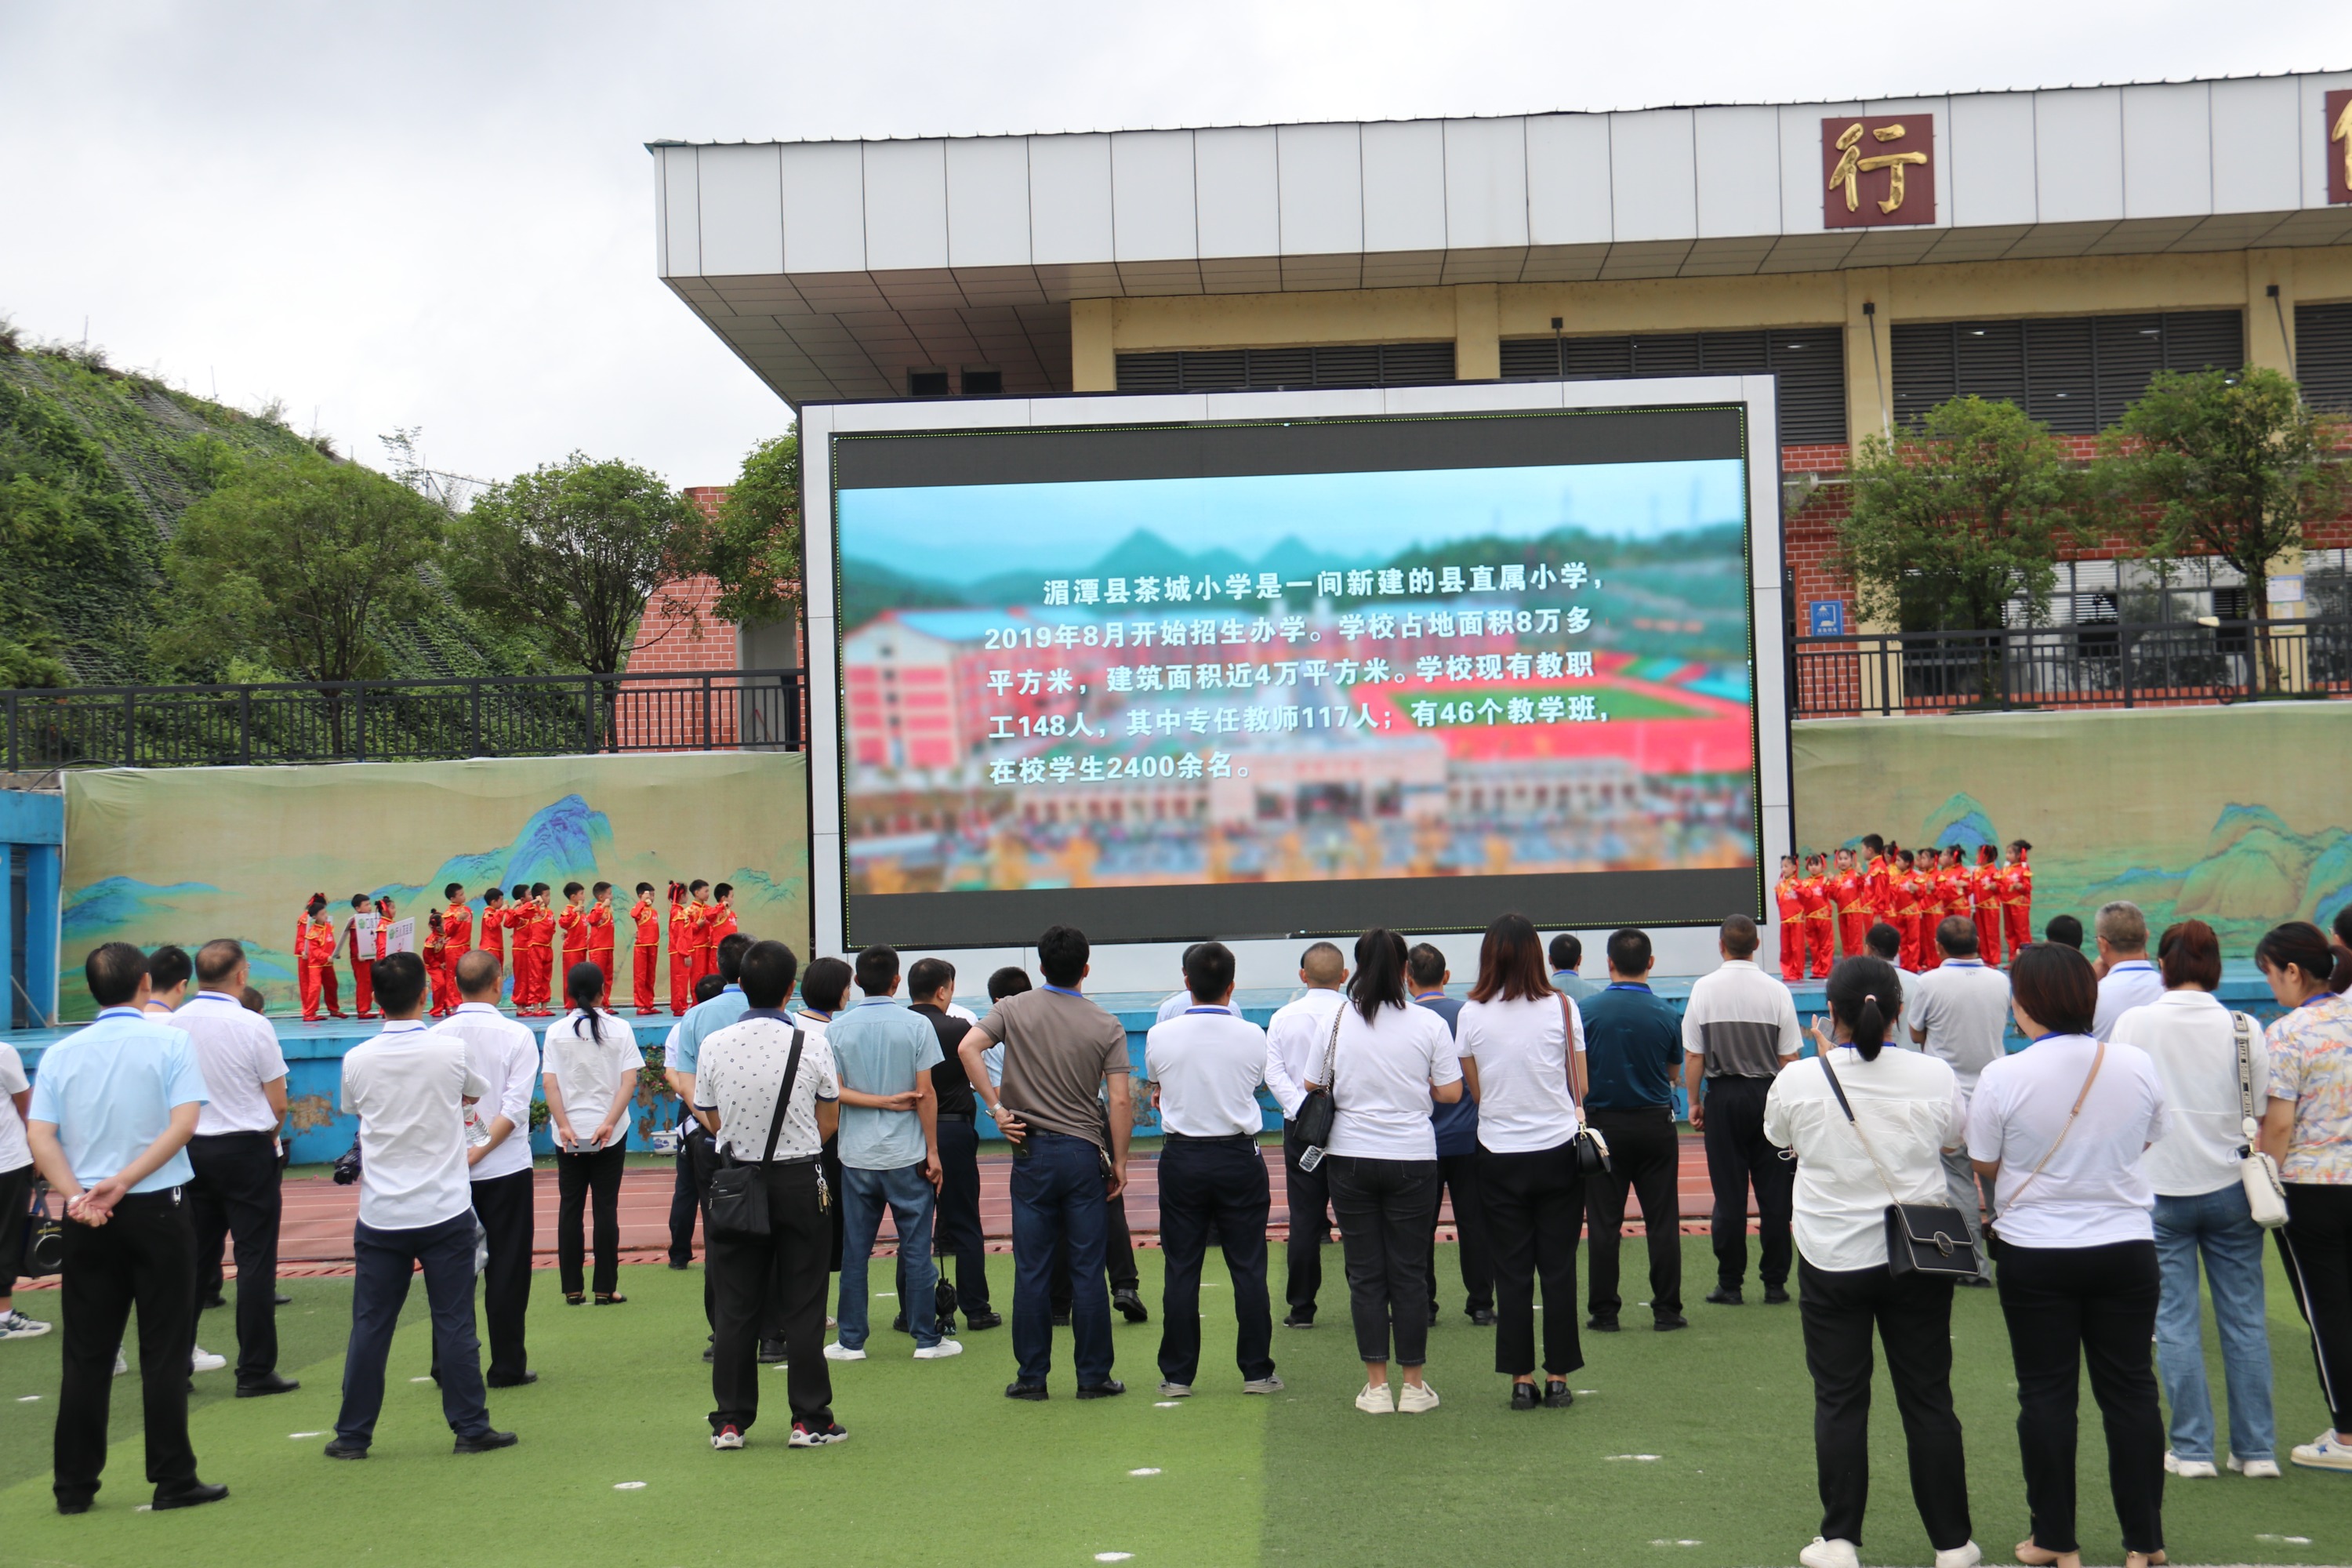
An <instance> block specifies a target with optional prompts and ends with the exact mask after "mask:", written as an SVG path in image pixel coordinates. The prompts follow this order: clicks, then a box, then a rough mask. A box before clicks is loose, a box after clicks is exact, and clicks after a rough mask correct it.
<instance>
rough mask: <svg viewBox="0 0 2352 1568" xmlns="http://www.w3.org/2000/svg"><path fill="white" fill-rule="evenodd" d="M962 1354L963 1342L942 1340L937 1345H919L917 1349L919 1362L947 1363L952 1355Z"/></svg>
mask: <svg viewBox="0 0 2352 1568" xmlns="http://www.w3.org/2000/svg"><path fill="white" fill-rule="evenodd" d="M961 1354H963V1342H962V1341H961V1340H941V1341H940V1342H939V1343H937V1344H935V1345H917V1346H916V1347H915V1359H916V1360H917V1361H945V1360H947V1359H948V1357H950V1356H951V1355H961Z"/></svg>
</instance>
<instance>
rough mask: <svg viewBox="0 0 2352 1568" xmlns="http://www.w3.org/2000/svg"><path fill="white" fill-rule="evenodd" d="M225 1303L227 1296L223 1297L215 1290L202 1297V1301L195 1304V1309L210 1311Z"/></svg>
mask: <svg viewBox="0 0 2352 1568" xmlns="http://www.w3.org/2000/svg"><path fill="white" fill-rule="evenodd" d="M227 1305H228V1300H227V1298H226V1297H224V1296H223V1295H222V1294H221V1293H220V1292H219V1291H217V1290H215V1291H214V1292H213V1293H212V1294H211V1295H209V1296H207V1297H205V1299H204V1300H203V1301H202V1302H201V1303H200V1304H199V1305H198V1306H197V1308H196V1310H198V1311H200V1312H209V1311H211V1310H213V1309H214V1308H215V1307H226V1306H227Z"/></svg>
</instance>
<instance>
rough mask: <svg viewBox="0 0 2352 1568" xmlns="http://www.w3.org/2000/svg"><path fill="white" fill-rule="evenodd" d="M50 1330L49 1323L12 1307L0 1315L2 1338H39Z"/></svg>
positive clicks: (0, 1337)
mask: <svg viewBox="0 0 2352 1568" xmlns="http://www.w3.org/2000/svg"><path fill="white" fill-rule="evenodd" d="M48 1331H49V1325H48V1324H47V1323H44V1322H41V1321H37V1320H36V1319H32V1318H28V1317H26V1316H25V1314H24V1313H22V1312H19V1311H17V1310H15V1309H14V1308H11V1309H10V1310H8V1312H7V1314H6V1315H5V1316H0V1340H37V1339H39V1338H40V1337H41V1336H42V1335H43V1334H46V1333H47V1332H48Z"/></svg>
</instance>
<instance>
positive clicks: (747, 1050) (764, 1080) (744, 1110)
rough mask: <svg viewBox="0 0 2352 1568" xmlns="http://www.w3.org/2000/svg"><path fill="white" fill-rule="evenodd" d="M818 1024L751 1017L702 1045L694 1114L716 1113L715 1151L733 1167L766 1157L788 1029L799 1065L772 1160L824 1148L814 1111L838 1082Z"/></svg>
mask: <svg viewBox="0 0 2352 1568" xmlns="http://www.w3.org/2000/svg"><path fill="white" fill-rule="evenodd" d="M823 1023H824V1020H823V1019H819V1018H812V1017H809V1016H807V1015H805V1014H795V1015H793V1016H792V1017H790V1018H784V1017H779V1016H776V1015H775V1014H773V1013H768V1012H755V1013H751V1014H747V1015H746V1016H744V1017H743V1018H742V1020H741V1021H740V1022H739V1023H733V1024H730V1025H728V1026H726V1027H725V1028H723V1029H720V1030H719V1031H718V1032H717V1033H715V1034H713V1035H712V1036H711V1037H709V1039H707V1040H705V1041H703V1042H702V1058H701V1059H700V1061H698V1063H697V1064H696V1067H697V1071H696V1072H695V1075H694V1104H695V1109H696V1110H715V1111H717V1112H718V1113H719V1140H718V1142H719V1148H721V1149H723V1150H725V1151H727V1152H729V1153H730V1154H732V1155H734V1156H735V1158H737V1159H739V1160H757V1159H758V1158H759V1157H760V1156H761V1153H762V1152H765V1150H766V1148H767V1143H768V1129H769V1127H770V1126H771V1125H772V1124H773V1122H774V1121H775V1116H776V1096H777V1095H778V1094H780V1093H781V1092H782V1089H783V1084H784V1068H786V1067H788V1066H790V1065H791V1063H792V1046H793V1030H794V1029H795V1028H797V1029H799V1030H800V1031H801V1037H802V1038H801V1066H800V1071H799V1073H798V1074H797V1075H796V1076H795V1077H794V1078H793V1097H792V1100H791V1102H790V1103H789V1104H787V1105H786V1106H785V1108H784V1123H783V1126H782V1128H781V1129H780V1130H779V1131H778V1132H777V1134H776V1158H777V1159H779V1160H792V1159H799V1158H803V1157H805V1156H807V1155H810V1154H814V1153H816V1152H819V1151H820V1150H821V1149H822V1148H823V1147H824V1134H823V1133H822V1132H821V1131H818V1129H817V1122H816V1104H817V1101H818V1100H839V1099H840V1098H841V1077H840V1075H839V1074H838V1073H836V1072H835V1070H834V1066H833V1048H832V1047H829V1046H827V1045H826V1044H825V1043H824V1034H823V1033H822V1025H823ZM575 1130H576V1129H575Z"/></svg>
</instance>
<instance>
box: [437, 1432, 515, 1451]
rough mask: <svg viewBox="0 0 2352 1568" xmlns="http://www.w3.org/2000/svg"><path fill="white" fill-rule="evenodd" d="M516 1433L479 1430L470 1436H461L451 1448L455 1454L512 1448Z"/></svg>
mask: <svg viewBox="0 0 2352 1568" xmlns="http://www.w3.org/2000/svg"><path fill="white" fill-rule="evenodd" d="M514 1446H515V1435H514V1434H513V1433H511V1432H477V1433H475V1434H474V1435H473V1436H470V1437H465V1436H461V1437H459V1438H458V1439H457V1443H456V1445H455V1446H454V1447H451V1448H450V1450H449V1451H450V1452H451V1453H453V1454H487V1453H488V1452H489V1451H490V1450H491V1449H493V1448H511V1447H514Z"/></svg>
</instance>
